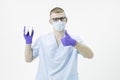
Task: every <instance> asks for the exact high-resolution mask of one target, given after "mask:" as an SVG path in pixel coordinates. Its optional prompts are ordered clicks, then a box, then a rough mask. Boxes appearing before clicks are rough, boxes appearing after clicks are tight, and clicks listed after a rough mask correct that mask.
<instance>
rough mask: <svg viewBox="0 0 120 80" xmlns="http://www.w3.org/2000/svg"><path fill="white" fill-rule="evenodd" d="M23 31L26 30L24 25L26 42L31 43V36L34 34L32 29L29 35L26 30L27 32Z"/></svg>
mask: <svg viewBox="0 0 120 80" xmlns="http://www.w3.org/2000/svg"><path fill="white" fill-rule="evenodd" d="M25 31H26V27H25V26H24V38H25V40H26V44H32V38H33V35H34V30H33V29H32V33H31V35H30V32H29V31H27V33H26V34H25Z"/></svg>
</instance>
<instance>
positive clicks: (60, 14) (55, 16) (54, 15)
mask: <svg viewBox="0 0 120 80" xmlns="http://www.w3.org/2000/svg"><path fill="white" fill-rule="evenodd" d="M50 17H51V18H59V17H65V13H64V12H62V13H52V14H51V15H50Z"/></svg>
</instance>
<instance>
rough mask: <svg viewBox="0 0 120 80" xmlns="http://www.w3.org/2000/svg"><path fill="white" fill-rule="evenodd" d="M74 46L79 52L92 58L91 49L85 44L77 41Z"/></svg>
mask: <svg viewBox="0 0 120 80" xmlns="http://www.w3.org/2000/svg"><path fill="white" fill-rule="evenodd" d="M75 48H76V49H77V50H78V51H79V52H81V54H82V55H83V56H84V57H86V58H92V57H93V52H92V51H91V49H90V48H89V47H87V46H85V45H82V44H80V43H79V42H76V45H75Z"/></svg>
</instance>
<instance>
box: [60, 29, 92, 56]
mask: <svg viewBox="0 0 120 80" xmlns="http://www.w3.org/2000/svg"><path fill="white" fill-rule="evenodd" d="M61 41H62V43H63V45H64V46H73V47H75V48H76V49H77V50H78V51H79V52H81V54H82V55H83V56H84V57H86V58H92V57H93V52H92V51H91V50H90V48H88V47H87V46H85V45H83V44H81V43H79V42H77V41H76V40H75V39H72V38H71V37H70V36H69V34H68V33H67V31H65V37H63V38H62V39H61Z"/></svg>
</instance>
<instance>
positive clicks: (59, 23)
mask: <svg viewBox="0 0 120 80" xmlns="http://www.w3.org/2000/svg"><path fill="white" fill-rule="evenodd" d="M65 24H66V23H65V22H62V21H60V20H59V21H57V22H54V23H53V27H54V28H55V30H57V31H64V30H65Z"/></svg>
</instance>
